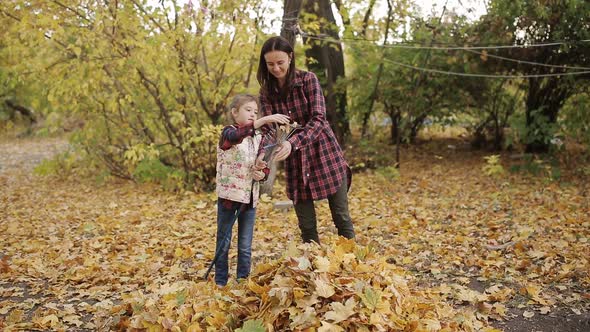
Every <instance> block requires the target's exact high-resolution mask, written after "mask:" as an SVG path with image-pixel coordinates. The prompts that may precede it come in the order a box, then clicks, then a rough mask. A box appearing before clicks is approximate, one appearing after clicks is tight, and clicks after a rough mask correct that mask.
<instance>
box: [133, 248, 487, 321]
mask: <svg viewBox="0 0 590 332" xmlns="http://www.w3.org/2000/svg"><path fill="white" fill-rule="evenodd" d="M412 279H413V278H412V277H411V276H409V275H407V274H406V273H404V270H403V269H401V268H399V267H397V266H395V265H392V264H390V263H387V261H386V259H385V258H384V257H383V256H381V255H379V254H377V253H376V252H374V250H372V249H371V248H370V247H365V246H360V245H356V244H355V243H354V242H353V241H351V240H346V239H343V238H339V239H332V241H330V242H329V243H328V244H325V245H322V246H321V247H320V246H319V245H316V244H302V245H299V246H295V245H291V246H290V247H289V248H288V250H287V251H286V252H285V253H284V256H283V257H282V258H280V259H275V260H271V261H269V262H268V263H262V264H259V265H257V266H256V268H255V270H254V271H253V274H252V276H251V277H250V278H249V279H247V280H244V281H241V282H239V283H237V284H230V285H228V286H226V287H225V288H223V289H217V287H215V286H214V284H213V283H212V282H204V281H203V282H194V281H180V282H176V283H173V284H166V285H163V286H162V287H161V288H160V289H159V290H157V291H155V292H152V293H151V294H144V293H143V292H140V291H138V292H134V293H132V294H129V295H126V296H124V302H125V303H126V304H127V306H126V307H124V306H123V307H122V310H127V312H132V317H131V319H130V321H129V322H125V324H124V325H125V327H132V328H138V329H141V328H148V329H149V330H162V329H163V328H165V329H170V330H177V331H180V330H182V331H185V330H186V331H205V330H210V329H211V328H213V329H214V330H222V329H224V328H226V329H235V328H238V327H240V326H242V323H243V322H247V323H246V324H245V325H244V327H242V331H258V330H257V329H256V328H258V329H259V330H260V331H265V330H266V331H291V330H306V329H310V330H313V329H312V328H317V330H318V331H391V330H408V331H475V330H482V329H483V328H484V327H486V325H487V323H486V318H485V317H484V316H478V315H476V314H475V312H470V311H458V310H454V309H453V308H452V307H451V306H450V305H449V304H447V303H445V301H444V299H443V298H442V297H441V296H439V295H438V294H439V293H438V292H436V291H434V290H431V289H423V290H420V288H418V287H414V288H412V289H411V288H410V287H409V286H408V281H411V280H412ZM480 296H481V297H482V299H480V300H485V298H486V296H484V295H481V294H480ZM248 322H249V323H248ZM484 330H487V331H493V329H492V328H487V329H484Z"/></svg>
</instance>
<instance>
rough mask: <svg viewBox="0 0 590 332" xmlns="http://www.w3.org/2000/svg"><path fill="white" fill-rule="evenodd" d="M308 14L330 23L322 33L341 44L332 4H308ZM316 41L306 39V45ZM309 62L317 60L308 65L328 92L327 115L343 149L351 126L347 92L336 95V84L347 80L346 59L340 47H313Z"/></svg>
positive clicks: (323, 45)
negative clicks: (343, 79)
mask: <svg viewBox="0 0 590 332" xmlns="http://www.w3.org/2000/svg"><path fill="white" fill-rule="evenodd" d="M304 6H305V7H304V8H305V11H306V12H307V13H313V14H316V15H317V16H318V18H319V19H322V18H323V19H325V20H326V21H327V22H328V23H327V24H321V28H320V33H321V34H322V35H326V36H328V37H329V38H331V39H334V40H339V36H338V30H337V28H336V19H335V18H334V13H333V12H332V6H331V2H330V1H329V0H319V1H309V0H308V1H305V4H304ZM307 41H313V40H309V39H307V38H305V37H304V42H307ZM305 55H306V56H307V58H308V59H309V58H312V59H315V60H316V61H315V62H313V63H312V62H309V61H308V63H307V67H308V68H309V70H311V71H313V72H314V73H315V74H316V75H317V76H318V78H319V80H320V83H321V85H322V89H323V90H324V91H325V92H326V115H327V118H328V122H330V125H331V127H332V130H334V133H335V134H336V138H337V139H338V142H340V144H341V145H343V144H344V142H345V140H346V137H347V136H348V135H349V133H350V126H349V123H348V119H347V117H346V91H336V87H335V85H336V81H337V80H338V78H339V77H342V78H344V76H345V73H344V55H343V52H342V45H341V44H340V43H321V44H319V43H315V42H314V43H313V44H312V46H311V48H309V49H308V50H306V51H305Z"/></svg>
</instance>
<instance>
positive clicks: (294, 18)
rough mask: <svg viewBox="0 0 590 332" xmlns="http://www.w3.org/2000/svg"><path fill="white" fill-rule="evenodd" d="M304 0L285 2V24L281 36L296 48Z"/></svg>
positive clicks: (288, 0)
mask: <svg viewBox="0 0 590 332" xmlns="http://www.w3.org/2000/svg"><path fill="white" fill-rule="evenodd" d="M302 5H303V0H285V1H284V2H283V26H282V27H281V37H284V38H285V39H287V40H288V41H289V43H290V44H291V46H293V49H295V36H297V22H298V18H299V12H300V11H301V6H302Z"/></svg>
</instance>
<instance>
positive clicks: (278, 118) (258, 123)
mask: <svg viewBox="0 0 590 332" xmlns="http://www.w3.org/2000/svg"><path fill="white" fill-rule="evenodd" d="M290 121H291V120H290V119H289V117H288V116H286V115H284V114H273V115H267V116H263V117H261V118H260V119H257V120H255V121H254V129H258V128H260V127H262V126H264V125H265V124H269V123H273V122H276V123H279V124H287V123H289V122H290Z"/></svg>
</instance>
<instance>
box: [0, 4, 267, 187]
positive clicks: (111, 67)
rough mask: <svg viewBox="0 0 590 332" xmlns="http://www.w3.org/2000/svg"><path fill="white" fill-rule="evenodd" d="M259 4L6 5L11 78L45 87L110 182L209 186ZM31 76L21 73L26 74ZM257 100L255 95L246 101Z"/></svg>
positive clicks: (249, 54)
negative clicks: (75, 123)
mask: <svg viewBox="0 0 590 332" xmlns="http://www.w3.org/2000/svg"><path fill="white" fill-rule="evenodd" d="M261 7H262V3H261V1H250V2H248V3H245V2H243V1H210V2H208V3H207V4H205V3H200V5H199V7H195V6H194V5H193V4H192V2H189V4H187V5H184V6H180V5H179V4H178V3H177V2H176V1H162V2H160V3H158V4H157V5H156V6H152V5H151V3H150V2H148V1H145V0H133V1H128V2H127V1H126V2H117V1H113V2H110V1H109V2H102V1H90V2H86V3H84V4H80V3H79V2H77V1H48V2H28V1H11V2H8V3H6V2H3V3H2V5H1V7H0V8H1V13H2V17H3V22H8V25H7V30H8V31H9V32H8V33H7V34H5V36H6V39H3V40H4V42H5V43H7V44H10V45H11V47H10V50H11V53H12V54H11V55H12V56H14V57H16V58H19V59H22V61H21V62H20V63H13V64H12V65H11V67H9V70H12V71H13V72H18V73H21V75H23V77H24V79H29V80H32V78H38V79H40V80H41V81H42V82H43V86H44V89H45V91H46V99H47V101H48V104H49V106H48V110H47V111H51V112H57V113H60V114H62V115H63V116H64V117H69V116H70V115H72V116H78V117H81V118H83V119H84V127H83V128H82V130H81V131H80V132H79V133H78V134H77V135H75V138H76V142H78V143H80V146H81V147H83V149H84V150H85V151H87V153H88V154H89V155H91V156H94V157H96V158H98V159H100V160H101V161H102V162H103V163H104V164H105V165H106V166H107V168H108V169H109V171H110V172H111V174H113V175H116V176H119V177H123V178H130V179H135V180H142V179H153V178H155V179H156V180H158V181H160V182H165V183H169V184H170V185H172V186H191V185H192V184H193V183H194V181H198V183H199V185H200V186H208V185H210V184H211V181H212V179H213V178H214V175H215V145H216V143H217V139H218V133H219V127H215V125H217V124H220V123H221V122H222V119H223V117H222V115H223V113H224V110H225V108H226V105H227V103H228V100H229V98H231V96H232V95H233V94H235V93H238V92H243V91H244V86H248V80H249V79H248V77H250V75H251V72H252V70H253V66H252V59H253V58H254V56H255V54H256V52H257V49H258V45H256V44H255V43H256V42H257V39H256V36H257V34H258V33H259V31H260V25H262V24H264V22H263V20H262V19H261V18H260V16H258V19H256V18H251V17H250V16H251V15H250V13H251V12H254V13H256V12H261ZM25 63H26V64H27V66H26V67H27V68H26V70H25V69H24V67H25V65H24V64H25ZM252 92H254V91H252Z"/></svg>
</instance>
